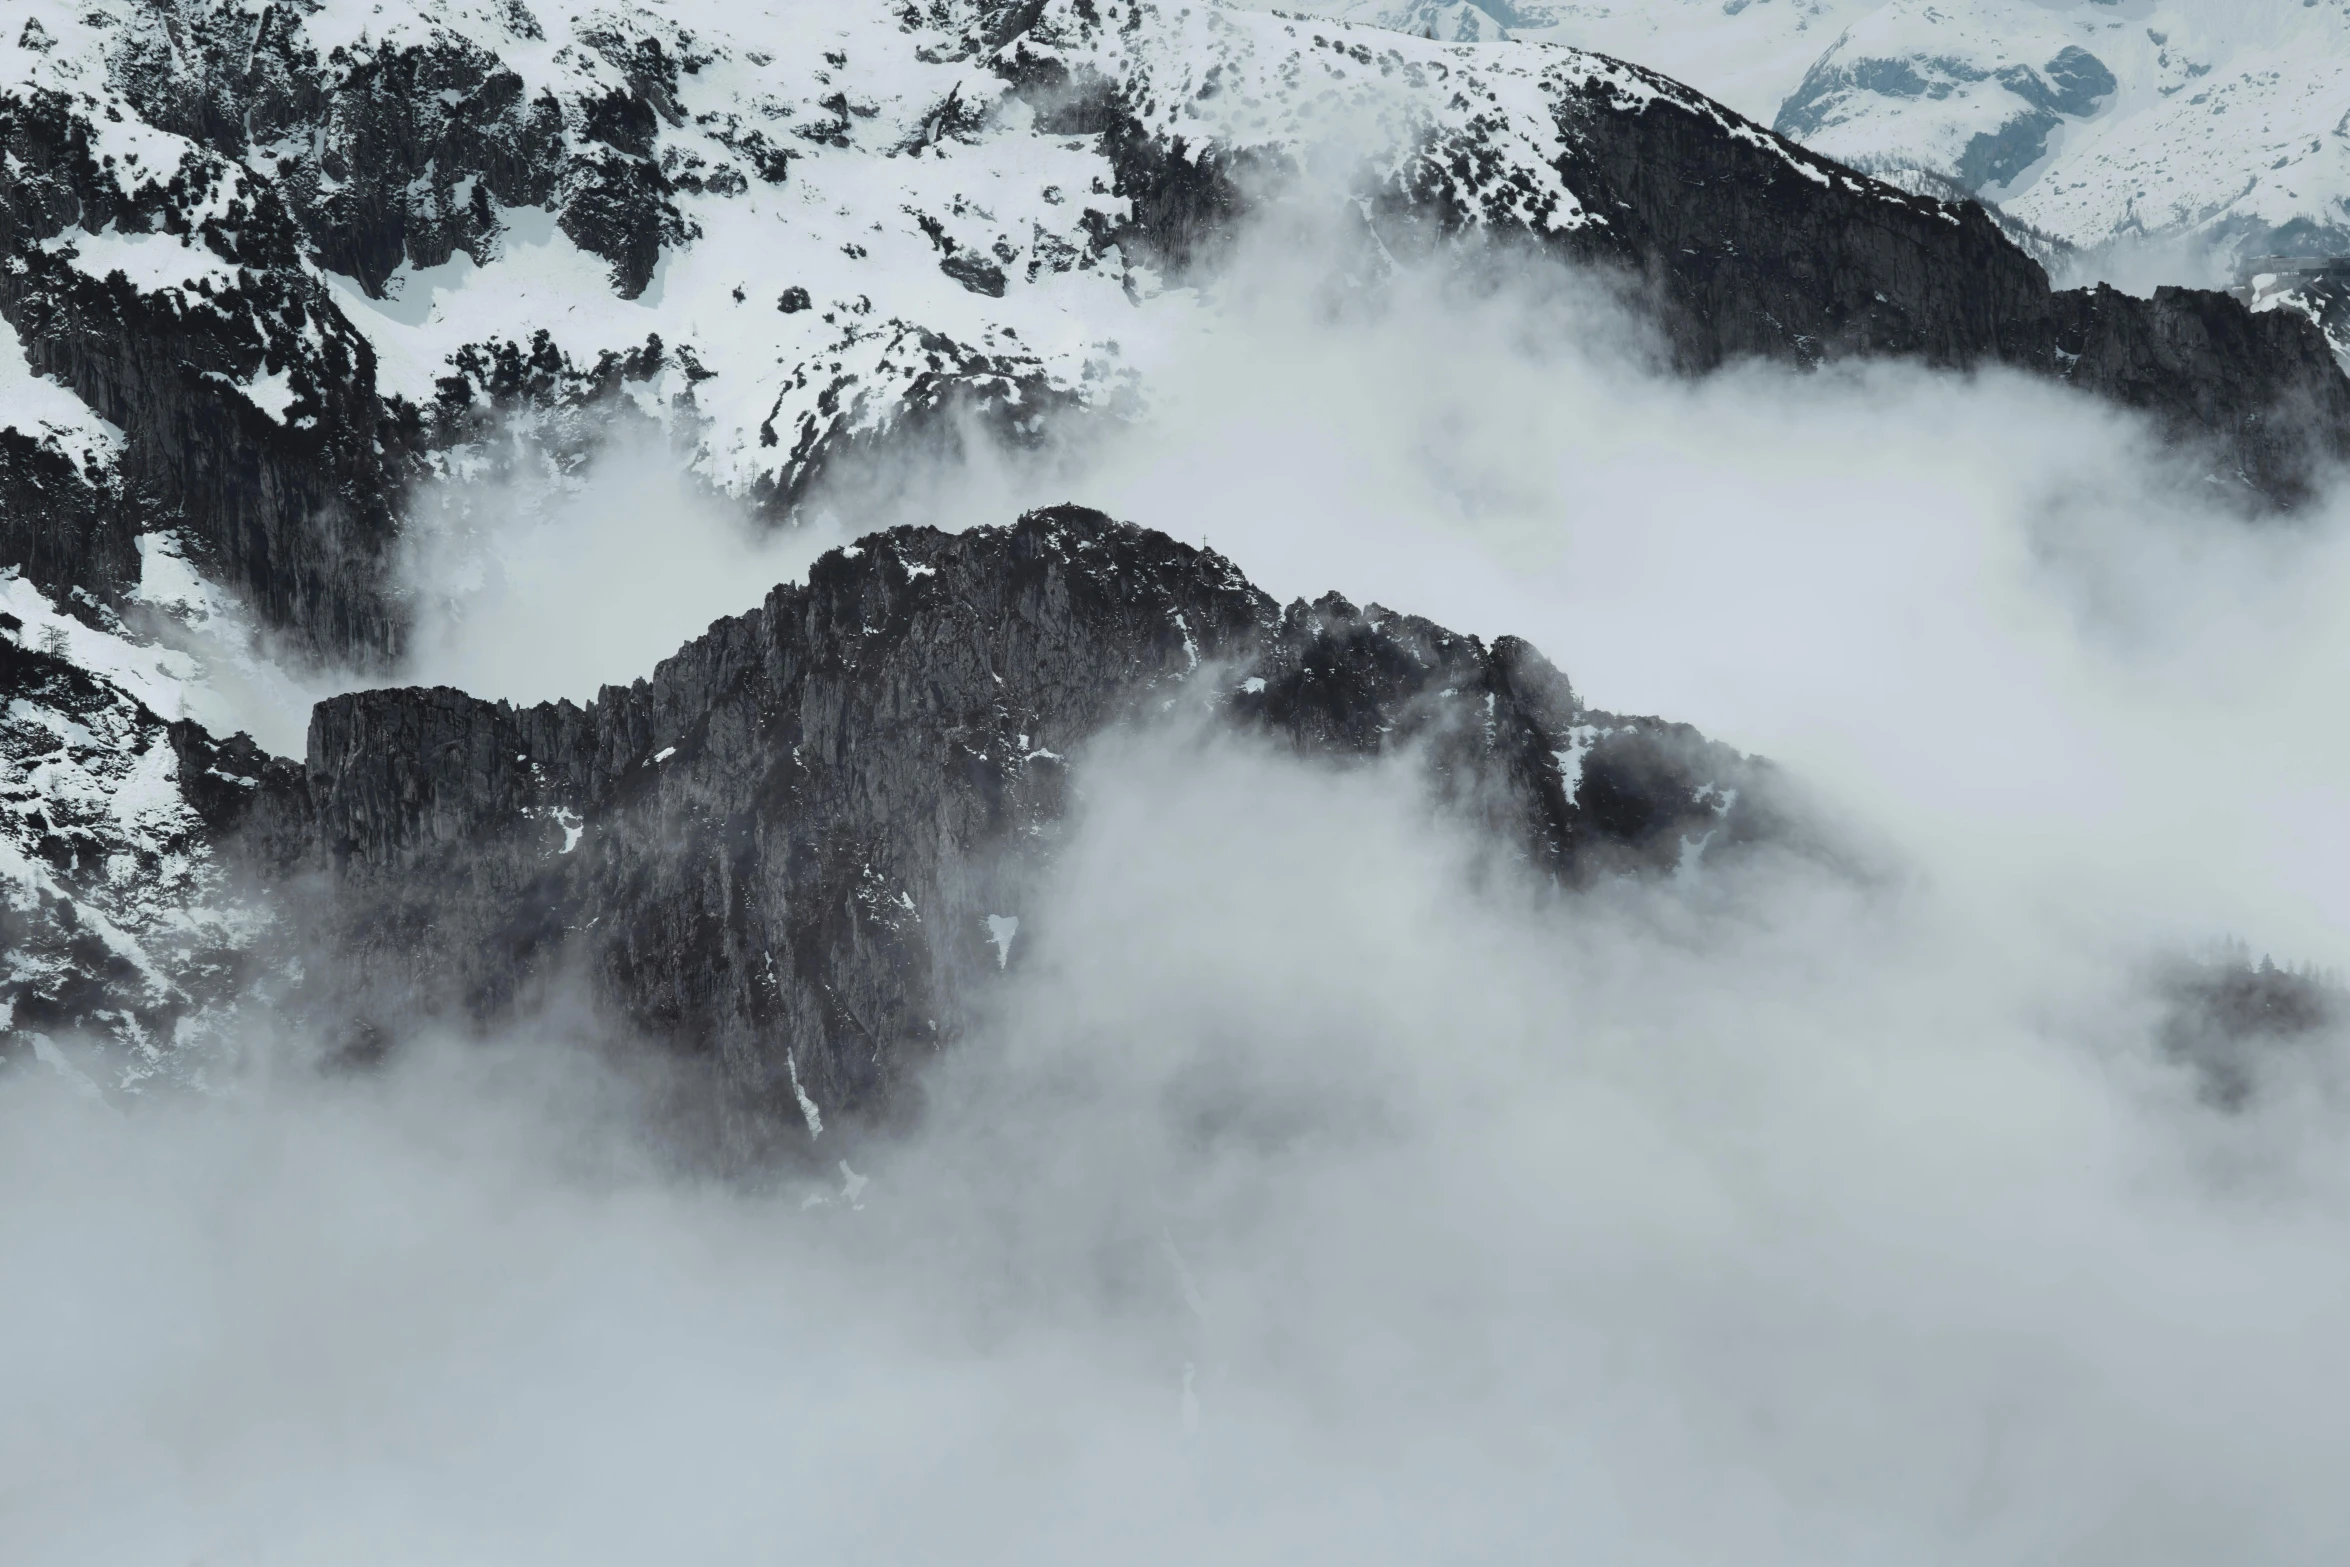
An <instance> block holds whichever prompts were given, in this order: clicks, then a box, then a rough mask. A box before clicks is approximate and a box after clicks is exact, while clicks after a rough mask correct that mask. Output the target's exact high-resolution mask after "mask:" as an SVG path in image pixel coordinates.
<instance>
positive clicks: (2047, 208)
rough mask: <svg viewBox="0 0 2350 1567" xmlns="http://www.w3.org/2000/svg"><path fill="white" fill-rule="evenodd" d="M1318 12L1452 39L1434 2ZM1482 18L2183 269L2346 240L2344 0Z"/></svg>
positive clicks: (1853, 4)
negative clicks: (2170, 252) (2174, 250)
mask: <svg viewBox="0 0 2350 1567" xmlns="http://www.w3.org/2000/svg"><path fill="white" fill-rule="evenodd" d="M1310 9H1315V10H1319V11H1325V12H1328V13H1329V14H1333V15H1346V16H1349V17H1352V18H1354V19H1357V20H1361V21H1367V22H1368V21H1378V22H1382V23H1384V24H1385V25H1389V26H1393V27H1397V28H1402V29H1406V30H1409V31H1414V32H1420V31H1424V30H1426V29H1428V28H1429V27H1430V26H1432V25H1433V26H1435V27H1436V28H1437V31H1438V36H1451V34H1450V33H1447V32H1446V31H1445V30H1444V29H1445V27H1446V26H1447V25H1448V24H1447V23H1446V22H1445V20H1444V18H1443V17H1441V16H1438V15H1437V14H1436V13H1434V12H1432V11H1430V10H1429V8H1428V7H1427V6H1426V5H1424V4H1412V3H1396V0H1328V3H1326V4H1321V5H1316V6H1312V7H1310ZM1485 19H1486V21H1487V22H1489V23H1490V22H1498V23H1500V24H1502V25H1503V26H1504V27H1505V28H1506V31H1507V32H1508V34H1509V35H1510V36H1513V37H1517V38H1534V39H1547V40H1555V41H1558V42H1562V43H1568V44H1574V45H1577V46H1580V47H1583V48H1590V49H1599V50H1604V51H1607V52H1610V53H1617V54H1622V55H1625V56H1627V57H1629V58H1632V59H1637V60H1639V61H1641V62H1642V63H1644V64H1648V65H1653V66H1655V67H1657V68H1658V69H1661V70H1664V71H1667V72H1669V73H1671V74H1672V75H1674V76H1677V77H1679V78H1680V79H1682V80H1684V81H1687V82H1689V83H1690V84H1691V85H1693V86H1695V87H1698V88H1700V89H1701V90H1703V91H1705V92H1708V93H1711V94H1713V95H1714V96H1715V97H1717V98H1720V99H1721V100H1722V101H1723V102H1725V103H1728V104H1729V105H1731V106H1732V107H1733V108H1736V109H1738V110H1740V111H1741V112H1743V113H1746V114H1749V115H1752V116H1754V117H1755V118H1757V119H1760V120H1763V121H1765V122H1766V123H1770V124H1772V125H1773V126H1774V127H1775V128H1776V129H1778V130H1779V131H1781V132H1783V133H1785V134H1787V135H1790V136H1793V137H1795V138H1796V139H1798V140H1800V141H1802V142H1804V143H1805V144H1806V145H1807V146H1811V147H1815V148H1817V149H1818V150H1820V151H1821V152H1824V153H1827V154H1829V155H1830V156H1832V157H1835V158H1839V159H1842V160H1844V161H1846V162H1849V163H1851V164H1853V165H1855V166H1856V167H1859V168H1863V169H1868V170H1871V171H1882V170H1892V169H1899V168H1905V167H1909V168H1918V169H1924V170H1928V171H1931V172H1933V173H1936V174H1939V175H1942V176H1944V177H1947V178H1950V179H1954V180H1957V181H1958V182H1960V183H1961V184H1962V185H1964V186H1965V187H1966V188H1967V189H1969V190H1973V191H1976V192H1979V193H1980V194H1981V195H1983V196H1985V197H1986V198H1988V199H1991V200H1994V201H1996V202H1998V203H2000V204H2001V205H2002V206H2004V207H2005V208H2006V209H2007V210H2008V211H2009V212H2010V213H2012V214H2013V215H2014V216H2015V217H2016V218H2017V219H2019V220H2021V221H2022V222H2024V223H2027V224H2029V225H2031V226H2032V227H2034V228H2037V229H2041V230H2045V231H2047V232H2048V233H2050V234H2052V235H2054V236H2056V237H2058V238H2060V239H2062V240H2063V241H2065V242H2066V243H2068V244H2071V245H2074V246H2077V247H2080V248H2082V249H2086V250H2096V249H2098V248H2100V247H2106V246H2112V245H2115V244H2117V243H2121V244H2134V243H2136V242H2140V241H2143V240H2145V239H2148V238H2156V239H2161V240H2173V241H2185V242H2189V243H2188V244H2187V245H2186V246H2183V247H2181V249H2180V251H2179V253H2178V254H2177V255H2176V256H2174V257H2173V258H2172V260H2171V261H2170V263H2169V265H2170V267H2171V269H2172V270H2173V272H2175V273H2176V274H2177V275H2176V276H2175V277H2174V278H2173V281H2180V282H2208V281H2214V280H2216V278H2217V275H2218V274H2220V273H2224V272H2226V271H2228V270H2229V269H2231V268H2232V267H2233V266H2234V265H2235V264H2236V263H2237V262H2238V261H2239V260H2240V259H2242V258H2244V257H2247V256H2252V255H2258V254H2262V253H2267V252H2276V251H2289V252H2291V253H2294V254H2339V253H2344V252H2350V126H2346V125H2345V122H2344V119H2343V113H2344V110H2345V109H2346V108H2350V6H2345V5H2344V4H2342V3H2341V0H2235V3H2231V4H2225V5H2222V4H2215V3H2210V0H2131V3H2128V4H2116V3H2114V0H1749V3H1744V4H1740V3H1735V0H1733V3H1729V4H1723V3H1718V0H1590V3H1582V0H1575V3H1563V4H1555V5H1540V4H1535V5H1524V6H1512V5H1510V4H1508V3H1506V0H1494V3H1493V4H1491V5H1489V6H1488V7H1486V10H1485ZM1461 35H1462V36H1483V35H1482V34H1472V33H1466V32H1464V33H1462V34H1461ZM2207 252H2208V254H2207Z"/></svg>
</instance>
